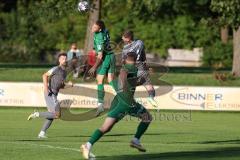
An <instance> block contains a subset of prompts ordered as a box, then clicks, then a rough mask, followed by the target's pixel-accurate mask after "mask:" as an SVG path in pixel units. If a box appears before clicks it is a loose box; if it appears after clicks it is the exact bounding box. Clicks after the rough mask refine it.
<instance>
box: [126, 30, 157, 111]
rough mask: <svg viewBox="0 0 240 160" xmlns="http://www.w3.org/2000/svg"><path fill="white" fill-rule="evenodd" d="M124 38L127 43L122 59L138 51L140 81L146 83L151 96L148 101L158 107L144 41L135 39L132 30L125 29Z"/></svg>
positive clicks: (142, 83) (137, 61)
mask: <svg viewBox="0 0 240 160" xmlns="http://www.w3.org/2000/svg"><path fill="white" fill-rule="evenodd" d="M122 40H123V42H124V43H125V45H124V47H123V50H122V60H123V61H124V59H125V58H126V56H127V53H129V52H134V53H136V57H137V60H136V66H137V68H138V73H137V74H138V83H139V84H141V85H144V87H145V88H146V90H147V91H148V94H149V98H148V101H149V102H150V103H151V104H152V105H153V106H154V107H158V105H157V102H156V101H155V100H154V97H155V89H154V87H153V85H152V83H151V80H150V75H149V72H148V66H147V64H146V53H145V48H144V43H143V41H141V40H134V34H133V32H132V31H129V30H127V31H125V32H124V33H123V35H122Z"/></svg>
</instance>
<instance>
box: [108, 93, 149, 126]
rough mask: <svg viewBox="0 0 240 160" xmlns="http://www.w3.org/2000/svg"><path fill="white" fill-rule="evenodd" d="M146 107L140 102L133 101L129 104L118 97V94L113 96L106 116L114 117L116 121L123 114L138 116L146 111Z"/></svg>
mask: <svg viewBox="0 0 240 160" xmlns="http://www.w3.org/2000/svg"><path fill="white" fill-rule="evenodd" d="M147 112H148V111H147V110H146V108H145V107H144V106H143V105H141V104H140V103H137V102H136V103H135V104H134V105H132V106H130V105H128V104H126V103H124V102H123V100H122V99H119V97H118V96H115V97H114V99H113V101H112V103H111V108H110V111H109V112H108V115H107V116H108V117H111V118H116V119H117V121H119V120H121V119H122V118H123V117H124V116H125V115H130V116H133V117H140V116H141V115H142V114H144V113H147Z"/></svg>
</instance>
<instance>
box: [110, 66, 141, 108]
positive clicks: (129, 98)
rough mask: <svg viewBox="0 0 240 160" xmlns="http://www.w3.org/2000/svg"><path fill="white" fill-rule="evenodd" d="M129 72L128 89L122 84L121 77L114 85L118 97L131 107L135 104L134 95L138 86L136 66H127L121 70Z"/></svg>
mask: <svg viewBox="0 0 240 160" xmlns="http://www.w3.org/2000/svg"><path fill="white" fill-rule="evenodd" d="M121 69H122V70H125V71H126V72H127V83H126V86H127V87H126V88H125V89H123V86H122V84H121V80H120V77H119V78H118V80H117V81H116V83H115V84H114V88H115V90H116V92H117V96H119V97H120V98H121V99H122V100H123V101H125V102H127V103H128V104H129V105H131V104H133V103H134V102H135V100H134V93H135V89H136V85H137V71H138V70H137V67H136V66H135V65H134V64H125V65H123V66H122V68H121Z"/></svg>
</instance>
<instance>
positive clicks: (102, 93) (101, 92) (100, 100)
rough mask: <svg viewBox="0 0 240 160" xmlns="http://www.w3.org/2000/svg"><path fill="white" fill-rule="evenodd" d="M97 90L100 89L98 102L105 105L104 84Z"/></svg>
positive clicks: (99, 85)
mask: <svg viewBox="0 0 240 160" xmlns="http://www.w3.org/2000/svg"><path fill="white" fill-rule="evenodd" d="M97 88H98V102H99V103H103V102H104V96H105V92H104V86H103V84H98V86H97Z"/></svg>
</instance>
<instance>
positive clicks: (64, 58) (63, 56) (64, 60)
mask: <svg viewBox="0 0 240 160" xmlns="http://www.w3.org/2000/svg"><path fill="white" fill-rule="evenodd" d="M58 63H59V65H60V66H66V65H67V54H66V53H65V52H61V53H59V54H58Z"/></svg>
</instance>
